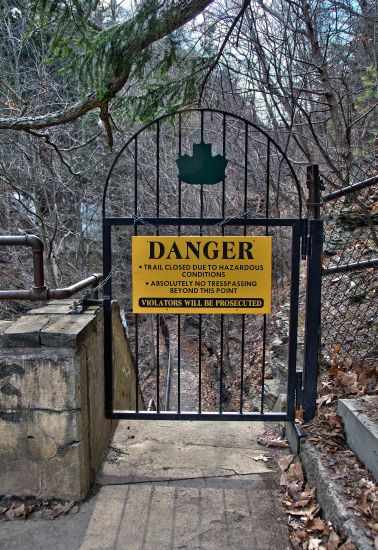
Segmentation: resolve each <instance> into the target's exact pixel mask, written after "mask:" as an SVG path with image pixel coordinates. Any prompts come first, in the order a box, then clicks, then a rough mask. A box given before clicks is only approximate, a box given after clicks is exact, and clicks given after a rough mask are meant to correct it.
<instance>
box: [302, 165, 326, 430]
mask: <svg viewBox="0 0 378 550" xmlns="http://www.w3.org/2000/svg"><path fill="white" fill-rule="evenodd" d="M307 186H308V188H309V201H308V213H309V216H310V217H311V218H313V219H310V220H309V221H308V228H309V230H308V243H307V254H308V259H307V295H306V325H305V350H304V373H303V374H304V380H303V384H304V386H303V409H304V411H303V419H304V421H305V422H309V421H310V420H312V419H313V418H314V416H315V412H316V397H317V382H318V369H319V365H318V363H319V347H320V327H321V284H322V282H321V276H322V271H321V256H322V245H323V223H322V221H321V220H320V219H319V218H320V200H321V183H320V177H319V166H318V165H316V164H314V165H311V166H309V167H308V168H307Z"/></svg>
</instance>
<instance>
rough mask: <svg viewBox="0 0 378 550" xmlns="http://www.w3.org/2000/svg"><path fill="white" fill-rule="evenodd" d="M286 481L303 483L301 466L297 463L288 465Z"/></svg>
mask: <svg viewBox="0 0 378 550" xmlns="http://www.w3.org/2000/svg"><path fill="white" fill-rule="evenodd" d="M287 479H288V481H297V480H299V481H303V479H304V478H303V470H302V465H301V464H300V463H299V462H294V463H293V464H290V467H289V469H288V471H287Z"/></svg>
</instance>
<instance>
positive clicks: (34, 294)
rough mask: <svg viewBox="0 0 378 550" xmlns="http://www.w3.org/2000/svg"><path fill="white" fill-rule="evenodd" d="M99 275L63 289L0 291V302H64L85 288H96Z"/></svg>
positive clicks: (100, 276) (96, 274)
mask: <svg viewBox="0 0 378 550" xmlns="http://www.w3.org/2000/svg"><path fill="white" fill-rule="evenodd" d="M102 278H103V277H102V274H101V273H95V274H94V275H91V276H90V277H87V278H86V279H83V280H82V281H79V282H77V283H75V284H73V285H71V286H67V287H65V288H44V289H43V290H39V289H35V288H32V289H30V290H0V300H31V301H34V302H36V301H41V300H42V301H43V300H64V299H66V298H71V296H73V295H74V294H75V293H76V292H79V291H80V290H84V289H85V288H89V287H94V286H97V285H98V284H99V283H100V282H101V280H102Z"/></svg>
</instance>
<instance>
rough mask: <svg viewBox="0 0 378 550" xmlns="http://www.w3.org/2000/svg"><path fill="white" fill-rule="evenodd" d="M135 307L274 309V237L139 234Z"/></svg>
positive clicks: (202, 310) (167, 309) (134, 259)
mask: <svg viewBox="0 0 378 550" xmlns="http://www.w3.org/2000/svg"><path fill="white" fill-rule="evenodd" d="M132 287H133V312H134V313H181V314H186V313H191V314H192V313H209V314H217V313H232V314H236V313H246V314H259V315H261V314H264V313H270V311H271V294H272V237H240V236H231V235H228V236H227V237H212V236H206V237H199V236H196V235H194V236H180V237H178V236H174V237H172V236H170V237H155V236H149V237H133V238H132Z"/></svg>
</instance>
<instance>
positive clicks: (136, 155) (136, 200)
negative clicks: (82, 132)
mask: <svg viewBox="0 0 378 550" xmlns="http://www.w3.org/2000/svg"><path fill="white" fill-rule="evenodd" d="M137 215H138V136H136V137H135V143H134V219H136V217H137ZM134 235H138V226H137V224H136V223H134ZM138 323H139V318H138V315H137V314H134V326H135V359H134V360H135V412H136V413H137V412H138V411H139V331H138V329H139V325H138Z"/></svg>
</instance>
